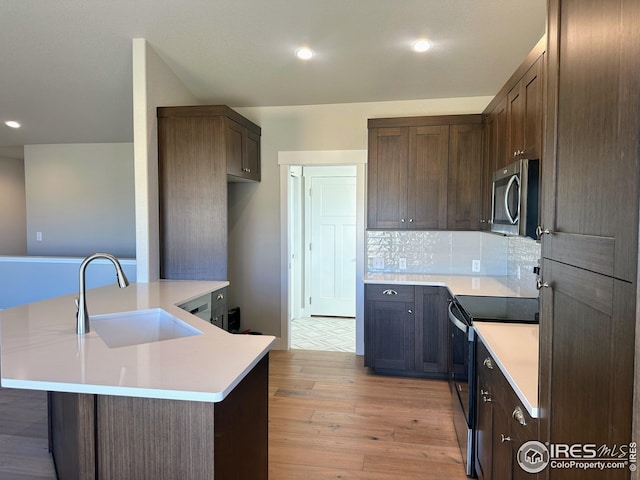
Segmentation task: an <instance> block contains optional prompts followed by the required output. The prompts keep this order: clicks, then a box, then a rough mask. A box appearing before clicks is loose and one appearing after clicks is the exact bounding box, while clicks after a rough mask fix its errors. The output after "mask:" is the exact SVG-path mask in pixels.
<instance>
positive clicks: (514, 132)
mask: <svg viewBox="0 0 640 480" xmlns="http://www.w3.org/2000/svg"><path fill="white" fill-rule="evenodd" d="M524 104H525V101H524V96H523V95H522V89H521V84H520V83H518V84H517V85H516V86H514V87H513V88H512V89H511V91H510V92H509V93H508V94H507V135H508V139H509V141H508V143H507V144H508V149H507V158H508V161H507V164H509V163H511V162H513V161H515V160H516V159H517V158H520V154H521V151H522V148H523V145H524Z"/></svg>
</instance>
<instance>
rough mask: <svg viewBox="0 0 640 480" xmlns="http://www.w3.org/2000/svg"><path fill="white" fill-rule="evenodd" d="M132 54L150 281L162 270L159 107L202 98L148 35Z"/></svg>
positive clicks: (143, 252) (140, 213)
mask: <svg viewBox="0 0 640 480" xmlns="http://www.w3.org/2000/svg"><path fill="white" fill-rule="evenodd" d="M132 54H133V59H132V61H133V141H134V145H135V154H134V155H135V161H134V162H135V215H136V258H137V260H138V267H137V268H138V272H137V277H138V281H139V282H150V281H154V280H157V279H158V277H159V273H160V255H159V242H158V237H159V224H158V218H159V217H158V135H157V131H158V129H157V126H158V122H157V117H156V108H157V107H162V106H171V105H195V104H197V103H198V102H197V100H196V98H195V97H194V96H193V94H192V93H191V92H190V91H189V90H188V89H187V88H186V87H185V86H184V85H183V84H182V82H180V80H179V79H178V77H176V75H175V74H174V73H173V71H172V70H171V69H169V67H167V65H166V64H165V63H164V61H163V60H162V59H161V58H160V57H159V56H158V54H157V53H156V52H155V51H154V50H153V48H152V47H151V46H150V45H149V44H148V43H147V41H146V40H145V39H144V38H134V39H133V41H132Z"/></svg>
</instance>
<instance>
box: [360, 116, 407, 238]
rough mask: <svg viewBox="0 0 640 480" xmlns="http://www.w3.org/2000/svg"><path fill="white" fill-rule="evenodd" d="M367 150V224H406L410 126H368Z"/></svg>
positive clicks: (401, 225)
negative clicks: (370, 127) (369, 127)
mask: <svg viewBox="0 0 640 480" xmlns="http://www.w3.org/2000/svg"><path fill="white" fill-rule="evenodd" d="M368 153H369V162H368V166H367V170H368V189H367V196H368V205H367V228H381V229H397V228H407V222H406V219H407V162H408V155H409V129H408V128H406V127H397V128H392V127H390V128H372V129H370V130H369V152H368ZM403 220H404V221H403Z"/></svg>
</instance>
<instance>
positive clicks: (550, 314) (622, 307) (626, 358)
mask: <svg viewBox="0 0 640 480" xmlns="http://www.w3.org/2000/svg"><path fill="white" fill-rule="evenodd" d="M543 276H544V282H545V284H547V285H548V287H547V288H543V289H542V290H541V296H540V301H541V303H540V304H541V308H542V310H541V315H540V318H541V322H540V342H541V343H540V344H541V355H540V359H541V362H540V378H541V384H540V387H541V388H540V406H541V411H542V412H543V416H542V417H541V429H540V433H541V438H542V441H546V442H550V443H553V444H558V443H562V444H569V445H573V444H595V445H598V446H601V445H608V446H612V445H624V444H629V442H631V441H632V440H634V439H633V438H632V431H631V425H632V418H633V414H634V411H633V384H634V344H635V318H636V305H635V296H636V286H635V285H634V284H632V283H629V282H625V281H623V280H617V279H614V278H612V277H609V276H606V275H601V274H598V273H595V272H591V271H588V270H584V269H582V268H577V267H574V266H571V265H566V264H564V263H560V262H555V261H552V260H546V259H545V260H543ZM635 375H637V374H635ZM544 413H546V415H545V414H544ZM636 441H637V440H636ZM541 478H550V479H553V480H556V479H562V480H564V479H598V480H601V479H603V480H610V479H628V478H629V470H628V469H608V470H605V471H599V470H598V469H591V470H585V471H581V470H579V469H552V470H549V471H547V472H545V476H543V477H541Z"/></svg>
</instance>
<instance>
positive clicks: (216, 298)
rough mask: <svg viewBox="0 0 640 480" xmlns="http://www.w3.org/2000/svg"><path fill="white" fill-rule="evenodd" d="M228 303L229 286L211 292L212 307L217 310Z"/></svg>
mask: <svg viewBox="0 0 640 480" xmlns="http://www.w3.org/2000/svg"><path fill="white" fill-rule="evenodd" d="M226 304H227V287H225V288H221V289H220V290H216V291H215V292H213V293H212V294H211V309H212V310H216V309H218V308H220V307H224V306H226Z"/></svg>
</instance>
